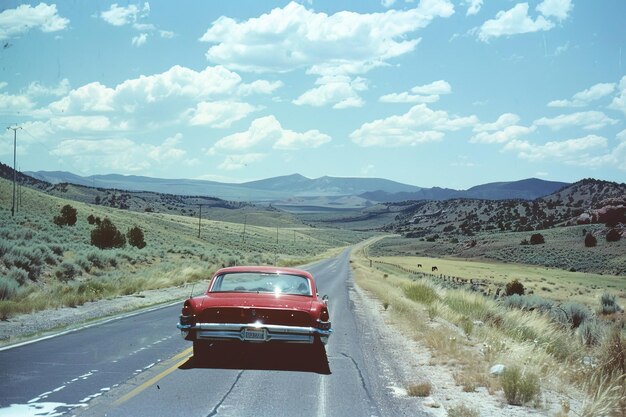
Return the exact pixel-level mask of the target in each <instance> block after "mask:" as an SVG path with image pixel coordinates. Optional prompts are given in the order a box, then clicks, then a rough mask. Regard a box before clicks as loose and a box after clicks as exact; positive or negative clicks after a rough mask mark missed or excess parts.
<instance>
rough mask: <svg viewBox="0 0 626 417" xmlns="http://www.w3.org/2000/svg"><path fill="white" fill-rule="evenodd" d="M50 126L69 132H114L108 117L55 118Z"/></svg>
mask: <svg viewBox="0 0 626 417" xmlns="http://www.w3.org/2000/svg"><path fill="white" fill-rule="evenodd" d="M50 126H51V127H53V128H54V129H55V130H56V129H59V130H69V131H73V132H85V131H109V130H113V127H112V126H111V121H110V120H109V118H108V117H106V116H67V117H55V118H54V119H51V120H50Z"/></svg>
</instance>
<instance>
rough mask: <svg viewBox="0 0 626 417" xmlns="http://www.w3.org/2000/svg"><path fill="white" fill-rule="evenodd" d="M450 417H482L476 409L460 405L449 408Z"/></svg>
mask: <svg viewBox="0 0 626 417" xmlns="http://www.w3.org/2000/svg"><path fill="white" fill-rule="evenodd" d="M447 411H448V417H480V412H479V411H478V410H476V409H475V408H470V407H467V406H466V405H464V404H459V405H455V406H452V407H450V408H448V410H447Z"/></svg>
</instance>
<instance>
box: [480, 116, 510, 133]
mask: <svg viewBox="0 0 626 417" xmlns="http://www.w3.org/2000/svg"><path fill="white" fill-rule="evenodd" d="M519 121H520V117H519V116H518V115H517V114H514V113H503V114H501V115H500V117H498V120H496V121H495V122H494V123H481V124H478V125H476V126H475V127H474V132H491V131H494V130H501V129H504V128H505V127H508V126H513V125H515V124H517V123H519Z"/></svg>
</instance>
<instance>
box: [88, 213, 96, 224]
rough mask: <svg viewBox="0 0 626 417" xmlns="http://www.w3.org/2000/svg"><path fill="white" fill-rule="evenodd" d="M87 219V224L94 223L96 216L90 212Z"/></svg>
mask: <svg viewBox="0 0 626 417" xmlns="http://www.w3.org/2000/svg"><path fill="white" fill-rule="evenodd" d="M87 221H88V222H89V224H95V223H96V218H95V217H94V215H93V214H90V215H89V216H87Z"/></svg>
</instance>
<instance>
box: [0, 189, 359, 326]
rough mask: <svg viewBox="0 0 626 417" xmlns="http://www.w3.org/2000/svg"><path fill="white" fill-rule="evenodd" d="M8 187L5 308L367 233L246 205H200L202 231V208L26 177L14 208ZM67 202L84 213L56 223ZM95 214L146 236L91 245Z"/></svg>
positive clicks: (188, 277)
mask: <svg viewBox="0 0 626 417" xmlns="http://www.w3.org/2000/svg"><path fill="white" fill-rule="evenodd" d="M11 196H12V184H11V182H9V181H7V180H4V179H0V317H7V316H9V315H11V314H14V313H17V312H22V311H30V310H39V309H45V308H53V307H57V306H61V305H66V306H72V305H78V304H81V303H84V302H85V301H89V300H96V299H100V298H106V297H110V296H114V295H118V294H132V293H135V292H138V291H141V290H143V289H150V288H161V287H167V286H174V285H181V284H184V283H186V282H190V281H195V280H202V279H206V278H208V277H210V275H211V273H212V272H213V271H214V270H215V269H217V268H219V267H222V266H226V265H242V264H274V263H278V264H282V265H292V264H298V263H303V262H306V261H310V260H313V259H315V258H316V257H320V256H322V255H323V254H324V253H325V252H326V251H329V250H332V249H333V248H336V247H341V246H345V245H348V244H352V243H354V242H358V241H360V240H362V239H363V238H365V237H368V236H371V234H364V233H359V232H353V231H342V230H329V229H322V228H309V227H306V226H302V224H300V223H298V222H294V221H293V218H292V217H291V216H289V215H285V214H284V213H281V212H278V211H274V210H267V209H256V208H255V207H253V206H242V207H241V208H223V207H221V208H211V209H209V210H206V211H204V210H203V220H202V224H201V230H200V237H198V218H197V217H190V216H180V215H173V214H167V213H151V212H134V211H129V210H122V209H115V208H111V207H105V206H102V205H94V204H86V203H80V202H74V201H69V200H66V199H62V198H58V197H55V196H50V195H47V194H45V193H42V192H40V191H38V190H34V189H30V188H25V187H24V188H23V189H22V199H21V201H22V204H21V206H20V207H19V210H18V212H17V214H16V215H15V217H12V216H11V211H10V208H11ZM66 204H70V205H71V206H72V207H74V208H75V209H76V210H77V219H78V220H77V222H76V224H75V225H74V226H63V227H60V226H57V225H55V224H54V223H53V217H54V216H56V215H59V213H60V211H61V208H62V207H63V206H64V205H66ZM90 215H93V216H94V217H98V218H100V219H104V218H109V219H110V220H111V221H112V222H113V224H114V225H115V226H116V227H117V228H118V229H119V230H120V231H121V232H122V233H126V232H127V231H128V230H129V229H130V228H131V227H134V226H138V227H139V228H140V229H142V230H143V232H144V235H145V241H146V243H147V246H146V247H145V248H143V249H137V248H135V247H132V246H129V245H126V246H125V247H124V248H120V249H110V250H102V249H98V248H97V247H95V246H92V245H91V238H90V236H91V231H92V230H93V229H94V228H95V225H90V224H89V223H88V221H87V218H88V216H90ZM205 216H208V218H209V219H208V220H207V219H206V217H205ZM216 218H220V219H221V220H215V219H216ZM244 228H245V234H244Z"/></svg>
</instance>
